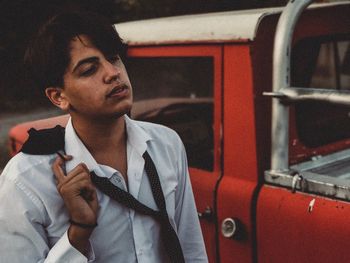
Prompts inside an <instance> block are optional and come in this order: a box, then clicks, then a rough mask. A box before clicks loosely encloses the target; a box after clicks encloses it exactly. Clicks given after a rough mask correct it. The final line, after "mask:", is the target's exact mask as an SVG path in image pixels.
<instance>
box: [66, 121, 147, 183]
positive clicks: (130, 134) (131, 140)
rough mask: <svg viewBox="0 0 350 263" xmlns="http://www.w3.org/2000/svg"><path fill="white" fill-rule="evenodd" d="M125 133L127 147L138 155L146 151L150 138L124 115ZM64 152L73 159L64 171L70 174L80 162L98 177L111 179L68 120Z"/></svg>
mask: <svg viewBox="0 0 350 263" xmlns="http://www.w3.org/2000/svg"><path fill="white" fill-rule="evenodd" d="M124 119H125V124H126V126H125V127H126V133H127V147H128V148H134V149H135V150H136V152H137V153H138V154H139V155H141V156H142V155H143V153H144V152H145V151H146V149H147V142H148V141H149V140H152V138H151V136H150V135H149V134H148V133H146V131H144V130H143V129H142V128H141V127H140V126H139V125H137V122H136V121H134V120H131V119H130V118H129V117H128V116H127V115H124ZM65 151H66V153H67V154H68V155H72V156H73V159H72V160H71V161H69V162H67V163H66V170H67V172H70V171H71V170H73V169H74V168H75V167H76V166H77V165H78V164H80V163H81V162H83V163H85V164H86V165H87V167H88V168H89V170H90V171H94V172H95V173H96V174H97V175H98V176H100V177H108V178H109V177H111V176H112V175H111V174H109V175H106V174H105V173H104V172H103V171H102V169H101V168H100V166H99V165H98V163H97V162H96V160H95V159H94V157H93V156H92V155H91V153H90V152H89V151H88V149H87V148H86V147H85V145H84V143H83V142H82V141H81V140H80V138H79V137H78V135H77V133H76V132H75V130H74V127H73V124H72V120H71V118H69V120H68V123H67V126H66V133H65Z"/></svg>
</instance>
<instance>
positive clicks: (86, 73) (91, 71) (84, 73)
mask: <svg viewBox="0 0 350 263" xmlns="http://www.w3.org/2000/svg"><path fill="white" fill-rule="evenodd" d="M95 71H96V66H90V67H89V68H87V69H85V70H83V71H82V72H81V74H80V75H81V76H83V77H87V76H90V75H92V74H94V73H95Z"/></svg>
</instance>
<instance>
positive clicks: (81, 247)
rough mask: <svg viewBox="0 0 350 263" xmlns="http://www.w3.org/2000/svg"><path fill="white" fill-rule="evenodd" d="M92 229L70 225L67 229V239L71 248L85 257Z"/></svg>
mask: <svg viewBox="0 0 350 263" xmlns="http://www.w3.org/2000/svg"><path fill="white" fill-rule="evenodd" d="M92 231H93V228H82V227H80V226H77V225H74V224H71V225H70V227H69V229H68V239H69V242H70V243H71V245H72V246H73V247H75V248H76V249H77V250H78V251H79V252H80V253H82V254H83V255H85V256H87V255H88V253H89V248H90V242H89V238H90V236H91V233H92Z"/></svg>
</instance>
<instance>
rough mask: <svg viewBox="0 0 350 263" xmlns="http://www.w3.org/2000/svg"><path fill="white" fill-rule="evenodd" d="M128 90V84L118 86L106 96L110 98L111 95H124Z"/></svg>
mask: <svg viewBox="0 0 350 263" xmlns="http://www.w3.org/2000/svg"><path fill="white" fill-rule="evenodd" d="M126 90H128V86H127V85H125V84H122V85H119V86H116V87H114V88H113V89H112V90H111V91H110V92H109V93H108V94H107V96H106V97H107V98H110V97H116V96H120V95H123V94H124V92H125V91H126Z"/></svg>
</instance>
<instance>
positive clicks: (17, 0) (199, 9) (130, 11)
mask: <svg viewBox="0 0 350 263" xmlns="http://www.w3.org/2000/svg"><path fill="white" fill-rule="evenodd" d="M285 4H286V0H250V1H244V0H240V1H238V0H0V27H1V30H0V76H1V77H0V90H1V96H0V113H2V112H5V111H12V110H14V109H16V110H18V109H31V108H34V107H39V106H46V105H48V101H47V100H46V98H45V96H44V95H43V94H40V92H39V89H36V88H35V87H34V86H33V85H32V84H31V83H30V82H29V81H28V80H27V79H26V78H25V76H24V73H23V70H22V58H23V54H24V51H25V48H26V46H27V43H28V41H29V40H30V37H31V36H32V34H33V33H34V32H35V31H36V30H37V29H38V27H39V26H40V25H41V24H42V23H43V22H44V21H45V20H47V19H48V18H49V17H50V16H52V15H53V14H55V13H56V12H58V11H61V10H72V9H74V10H89V11H95V12H97V13H100V14H103V15H105V16H107V17H109V18H110V19H111V22H114V23H115V22H122V21H129V20H137V19H146V18H154V17H162V16H173V15H183V14H194V13H204V12H216V11H224V10H237V9H250V8H258V7H267V6H280V5H285Z"/></svg>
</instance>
